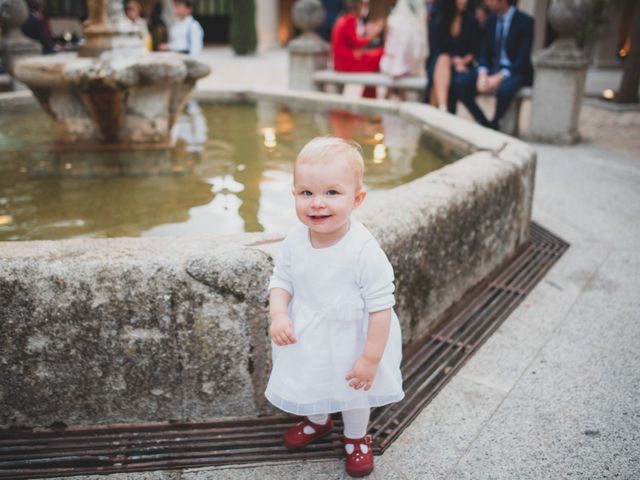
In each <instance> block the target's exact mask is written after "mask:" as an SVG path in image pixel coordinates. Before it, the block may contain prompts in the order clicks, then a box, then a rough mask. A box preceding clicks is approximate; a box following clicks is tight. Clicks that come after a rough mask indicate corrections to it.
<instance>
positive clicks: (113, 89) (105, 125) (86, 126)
mask: <svg viewBox="0 0 640 480" xmlns="http://www.w3.org/2000/svg"><path fill="white" fill-rule="evenodd" d="M2 1H3V0H0V2H2ZM88 8H89V18H88V19H87V21H86V22H85V24H84V34H85V37H86V41H85V43H84V44H83V45H82V47H81V48H80V51H79V52H78V55H75V54H73V55H66V54H60V55H50V56H46V57H45V56H40V57H32V58H28V59H23V60H20V61H18V62H16V64H15V67H14V75H15V77H16V78H17V79H19V80H20V81H21V82H23V83H24V84H26V85H27V86H28V87H29V88H30V89H31V90H32V92H33V94H34V96H35V97H36V98H37V99H38V101H39V102H40V105H41V106H42V108H43V109H44V110H45V111H46V112H47V113H48V114H49V115H51V117H53V120H54V129H55V131H56V134H57V137H58V139H59V142H60V143H61V144H62V145H65V144H66V145H68V146H71V144H73V148H75V147H76V146H78V145H80V146H85V147H86V146H89V147H93V146H95V147H99V148H105V147H112V148H139V147H148V146H154V147H162V146H167V145H170V144H171V138H172V135H171V130H172V128H173V126H174V124H175V121H176V119H177V118H178V116H179V114H180V112H181V111H182V109H183V107H184V105H185V103H186V101H187V99H188V97H189V94H190V92H191V90H192V89H193V87H194V86H195V83H196V81H197V80H198V79H199V78H202V77H204V76H206V75H208V74H209V72H210V69H209V67H208V66H207V65H206V64H204V63H203V62H200V61H198V60H196V59H195V58H193V57H190V56H188V55H181V54H173V53H148V52H147V51H146V50H145V48H144V43H143V39H142V33H141V32H140V30H139V28H138V27H137V26H136V25H134V24H132V23H131V22H129V21H128V20H127V19H126V17H125V16H124V12H123V8H122V2H121V1H120V0H89V1H88Z"/></svg>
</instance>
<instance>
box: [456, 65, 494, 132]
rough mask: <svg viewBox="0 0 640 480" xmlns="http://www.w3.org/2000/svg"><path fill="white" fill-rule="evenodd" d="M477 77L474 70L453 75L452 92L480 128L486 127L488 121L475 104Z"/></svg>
mask: <svg viewBox="0 0 640 480" xmlns="http://www.w3.org/2000/svg"><path fill="white" fill-rule="evenodd" d="M477 77H478V74H477V73H476V71H475V70H472V71H469V72H466V73H461V74H456V75H454V77H453V90H454V92H455V96H456V97H457V99H458V100H460V101H461V102H462V103H463V104H464V106H465V107H467V110H469V113H470V114H471V115H472V116H473V118H474V119H475V120H476V122H478V123H479V124H480V125H482V126H485V127H488V126H489V121H488V120H487V117H485V115H484V113H483V112H482V110H480V107H479V106H478V104H477V103H476V80H477Z"/></svg>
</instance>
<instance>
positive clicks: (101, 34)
mask: <svg viewBox="0 0 640 480" xmlns="http://www.w3.org/2000/svg"><path fill="white" fill-rule="evenodd" d="M87 6H88V9H89V18H88V19H87V21H86V22H85V23H84V36H85V38H86V41H85V42H84V43H83V44H82V46H81V47H80V50H79V51H78V56H80V57H98V56H101V55H107V56H113V55H114V54H115V55H122V54H125V55H143V54H145V53H146V49H145V47H144V41H143V40H142V32H141V31H140V28H139V27H138V26H137V25H134V24H133V23H131V22H130V21H128V20H127V18H126V17H125V16H124V9H123V8H122V2H121V1H120V0H88V1H87Z"/></svg>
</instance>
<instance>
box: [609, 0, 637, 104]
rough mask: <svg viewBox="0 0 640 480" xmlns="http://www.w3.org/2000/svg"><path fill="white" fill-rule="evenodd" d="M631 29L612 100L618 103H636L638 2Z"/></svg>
mask: <svg viewBox="0 0 640 480" xmlns="http://www.w3.org/2000/svg"><path fill="white" fill-rule="evenodd" d="M634 13H635V14H634V17H633V29H632V31H631V47H630V48H629V53H628V55H627V58H625V60H624V69H623V70H622V80H620V86H619V87H618V92H617V93H616V95H615V98H614V100H615V101H616V102H618V103H638V100H639V99H638V86H639V82H640V4H637V5H636V6H635V11H634Z"/></svg>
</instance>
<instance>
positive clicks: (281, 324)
mask: <svg viewBox="0 0 640 480" xmlns="http://www.w3.org/2000/svg"><path fill="white" fill-rule="evenodd" d="M269 335H271V340H273V343H275V344H276V345H279V346H281V347H282V346H284V345H290V344H292V343H296V337H295V335H294V334H293V322H292V321H291V320H290V319H289V317H288V316H286V315H282V316H279V317H276V318H272V319H271V326H270V327H269Z"/></svg>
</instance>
